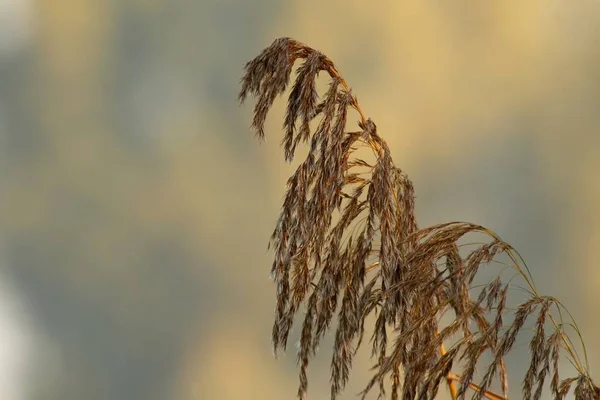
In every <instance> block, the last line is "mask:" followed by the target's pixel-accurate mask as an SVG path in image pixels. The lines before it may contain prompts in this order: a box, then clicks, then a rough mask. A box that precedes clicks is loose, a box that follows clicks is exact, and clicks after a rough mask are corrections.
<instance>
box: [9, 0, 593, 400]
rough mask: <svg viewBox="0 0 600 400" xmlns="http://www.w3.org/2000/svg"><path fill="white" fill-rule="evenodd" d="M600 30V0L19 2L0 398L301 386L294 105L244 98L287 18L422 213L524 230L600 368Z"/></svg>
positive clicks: (361, 365) (185, 394)
mask: <svg viewBox="0 0 600 400" xmlns="http://www.w3.org/2000/svg"><path fill="white" fill-rule="evenodd" d="M599 27H600V2H598V1H595V0H579V1H569V2H567V1H562V0H545V1H542V0H531V1H527V2H524V1H502V2H500V1H497V2H474V1H454V2H442V1H434V0H431V1H421V2H403V1H387V2H366V1H361V2H359V1H338V0H336V1H314V0H302V1H274V0H271V1H267V0H260V1H259V0H257V1H228V0H220V1H216V0H214V1H191V0H169V1H167V0H54V1H42V0H37V1H36V0H0V398H1V399H6V400H22V399H23V400H24V399H32V400H42V399H44V400H52V399H56V400H58V399H61V400H65V399H69V400H71V399H72V400H75V399H89V400H94V399H98V400H100V399H115V400H117V399H157V400H163V399H174V400H192V399H224V400H229V399H231V400H234V399H236V400H237V399H292V398H294V396H295V393H296V387H297V370H296V367H295V348H294V343H291V344H290V347H289V350H288V352H287V354H286V355H284V356H280V357H279V359H275V358H274V357H273V354H272V351H271V346H270V330H271V321H272V316H273V309H274V298H275V287H274V285H273V284H272V283H271V281H269V279H268V274H269V270H270V263H271V253H269V252H268V251H267V241H268V238H269V235H270V233H271V230H272V228H273V227H274V224H275V221H276V218H277V215H278V213H279V207H280V203H281V201H282V197H283V193H284V184H285V182H286V179H287V177H288V175H289V174H290V172H291V171H292V168H293V165H292V166H290V165H287V164H285V163H284V161H283V154H282V152H281V151H280V149H279V148H278V143H279V141H280V138H281V132H280V126H281V120H282V117H283V111H284V108H283V102H279V103H278V104H277V106H276V107H275V109H274V110H273V111H272V113H271V114H270V118H269V121H268V127H267V141H266V142H265V143H263V144H259V143H258V142H257V141H256V140H255V139H254V138H253V135H252V134H251V132H250V131H249V125H250V121H251V117H252V116H251V114H252V106H251V105H252V102H249V103H248V104H245V105H244V106H241V107H240V106H239V105H238V104H237V101H236V96H237V93H238V90H239V80H240V77H241V75H242V68H243V66H244V64H245V63H246V61H248V60H250V59H251V58H253V57H254V56H255V55H257V54H258V53H259V51H260V50H262V49H263V48H264V47H266V46H268V45H269V44H270V43H271V42H272V41H273V40H274V39H275V38H277V37H280V36H291V37H294V38H296V39H298V40H300V41H302V42H305V43H307V44H309V45H311V46H313V47H315V48H317V49H320V50H321V51H323V52H324V53H326V54H327V55H328V56H329V57H330V58H332V59H333V60H334V61H335V62H336V64H337V65H338V67H339V69H340V70H341V72H342V74H343V75H344V76H345V77H346V79H347V80H348V81H349V83H350V85H351V86H352V87H353V90H354V93H356V94H357V95H358V97H359V100H360V102H361V104H362V107H363V109H364V111H365V112H366V114H367V115H369V116H370V117H371V118H373V120H374V121H375V122H376V123H377V125H378V129H379V132H380V134H381V135H382V136H383V137H384V138H385V140H386V141H387V142H388V143H389V144H390V147H391V148H392V154H393V156H394V160H395V162H396V164H397V165H398V166H400V167H401V168H402V169H403V170H404V171H406V172H407V173H408V174H409V176H411V177H412V179H413V181H414V183H415V187H416V191H417V212H418V216H419V218H420V224H421V225H422V226H423V225H428V224H432V223H439V222H444V221H449V220H467V221H473V222H477V223H480V224H483V225H486V226H488V227H489V228H491V229H494V230H495V231H497V232H498V233H499V234H500V235H501V236H502V237H503V238H504V239H505V240H507V241H508V242H510V243H511V244H513V245H514V246H515V247H516V248H517V249H519V250H520V252H521V253H522V255H523V256H524V258H525V259H526V260H527V262H528V264H529V265H530V267H531V269H532V271H533V274H534V276H535V277H536V281H537V286H538V289H539V290H540V291H541V292H542V293H547V294H553V295H555V296H556V297H558V298H559V299H562V300H563V301H564V303H565V305H566V306H567V307H568V308H569V309H570V310H571V311H572V313H573V314H574V316H575V318H576V320H577V321H578V322H579V324H580V326H581V330H582V332H583V334H584V338H586V339H587V340H586V342H587V346H588V354H589V358H590V360H589V361H590V364H591V366H592V375H593V376H594V377H595V379H596V381H598V380H600V344H599V343H598V341H597V339H594V338H598V337H600V323H599V322H598V318H597V317H598V311H599V310H600V294H599V292H600V290H599V288H600V268H599V264H598V253H597V251H598V246H599V242H600V207H599V205H600V178H599V174H598V173H599V172H600V134H599V133H598V128H599V127H600V113H599V112H598V110H599V107H600V83H599V82H600V69H599V68H598V64H599V62H600V46H599V45H598V43H599V41H600V30H599ZM295 334H296V336H294V338H292V341H293V340H296V339H295V338H296V337H297V329H296V330H295ZM327 347H328V346H325V345H323V346H322V350H321V352H320V353H319V355H318V356H317V359H316V361H315V362H314V363H313V364H312V365H313V366H312V369H311V370H310V376H309V379H310V388H309V398H314V399H322V398H327V397H328V393H329V391H328V367H329V359H330V352H328V351H327ZM520 349H521V350H520V352H521V355H522V356H524V357H527V347H526V345H523V346H522V347H520ZM367 362H368V360H367V357H365V358H364V359H363V358H359V360H357V362H356V363H355V367H354V372H353V374H352V377H351V384H350V386H349V387H348V388H347V390H346V391H345V394H344V396H343V399H352V398H355V396H354V395H355V393H356V392H358V391H359V390H361V389H362V388H363V386H364V384H365V383H366V381H367V379H368V377H369V371H368V365H369V364H368V363H367ZM519 368H521V369H522V368H525V367H523V366H520V365H516V366H515V370H516V371H517V372H519V371H521V370H519ZM509 369H510V365H509ZM513 371H514V370H513ZM516 378H517V380H516V381H513V383H512V387H513V389H514V390H515V393H517V392H518V390H519V387H520V383H519V382H518V379H519V376H517V377H516ZM518 397H519V395H516V397H515V398H518Z"/></svg>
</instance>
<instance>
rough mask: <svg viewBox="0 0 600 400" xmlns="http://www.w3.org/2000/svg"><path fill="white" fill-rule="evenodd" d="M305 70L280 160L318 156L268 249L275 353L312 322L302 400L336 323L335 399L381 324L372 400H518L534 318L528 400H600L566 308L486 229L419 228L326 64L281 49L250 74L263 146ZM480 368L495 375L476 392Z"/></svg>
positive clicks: (301, 357)
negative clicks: (516, 364)
mask: <svg viewBox="0 0 600 400" xmlns="http://www.w3.org/2000/svg"><path fill="white" fill-rule="evenodd" d="M298 60H302V64H301V65H300V66H299V67H298V69H297V71H296V79H295V82H294V84H293V86H292V88H291V91H290V94H289V97H288V101H287V110H286V113H285V118H284V123H283V130H284V138H283V142H282V146H283V149H284V155H285V160H286V161H288V162H291V161H292V160H293V158H294V155H295V151H296V147H297V145H298V144H299V143H300V142H304V143H307V144H308V146H309V152H308V155H307V156H306V159H305V160H304V161H303V162H302V163H301V164H300V165H299V166H298V168H297V169H296V171H295V172H294V174H293V175H292V176H291V177H290V178H289V180H288V182H287V189H286V194H285V199H284V202H283V207H282V210H281V214H280V216H279V219H278V221H277V225H276V228H275V230H274V231H273V234H272V236H271V240H270V246H272V247H273V249H274V253H275V254H274V261H273V265H272V269H271V274H272V278H273V280H274V281H275V283H276V285H277V301H276V310H275V322H274V324H273V331H272V341H273V346H274V350H275V352H277V350H279V349H285V348H286V345H287V342H288V336H289V333H290V329H291V327H292V324H293V322H294V318H295V317H296V315H297V314H299V310H300V308H301V307H305V309H306V312H305V314H304V318H303V322H302V328H301V333H300V343H299V350H298V364H299V367H300V385H299V388H298V393H297V396H298V398H299V399H304V398H306V394H307V388H308V379H307V368H308V364H309V360H310V359H311V358H312V357H313V356H314V355H315V352H316V350H317V347H318V345H319V343H320V341H321V339H322V338H323V336H324V334H325V333H326V332H327V331H328V330H330V329H333V328H331V325H332V321H333V320H334V318H335V319H336V320H337V327H336V328H335V340H334V344H333V356H332V360H331V399H335V398H336V397H337V396H338V395H339V394H340V392H341V391H342V389H343V388H344V386H345V385H346V383H347V382H348V378H349V372H350V369H351V366H352V360H353V357H354V355H355V353H356V351H357V349H358V348H359V346H360V344H361V343H362V339H363V335H364V333H365V321H366V319H367V317H368V316H370V315H373V316H374V318H375V323H374V326H373V327H372V330H373V334H372V337H371V338H370V343H371V351H372V358H374V365H373V369H374V371H375V372H374V374H373V376H372V378H371V379H370V381H369V382H368V383H367V385H366V388H365V389H364V391H363V392H362V396H363V398H364V397H365V396H366V395H367V393H369V392H370V391H371V390H373V388H375V387H377V388H378V390H379V394H380V396H381V397H385V396H386V394H387V393H388V391H389V397H390V398H391V399H400V398H402V399H406V400H408V399H433V398H435V396H436V395H437V393H438V391H439V388H440V386H442V385H444V384H445V385H447V386H448V389H449V391H450V394H451V397H452V398H453V399H464V398H465V397H466V395H467V393H469V394H472V396H473V398H475V399H482V398H487V399H494V400H499V399H507V396H508V394H507V393H508V378H507V371H506V365H505V362H504V359H505V357H506V355H507V354H508V353H509V352H510V351H511V350H512V349H513V346H514V344H515V341H516V339H517V336H518V335H519V334H521V333H522V332H523V331H524V330H525V329H524V327H525V325H526V321H527V320H528V319H529V318H535V321H534V324H533V338H532V339H531V341H530V344H529V348H530V353H531V357H530V365H529V368H528V370H527V372H526V374H525V378H524V379H523V383H522V396H523V398H524V399H540V398H541V396H542V390H543V388H544V387H545V386H544V383H545V379H546V377H548V376H549V377H550V385H549V389H550V391H551V393H552V396H553V397H554V398H555V399H563V398H564V397H565V395H566V394H567V393H568V392H569V390H570V389H571V387H572V386H574V394H575V397H576V398H577V399H580V400H588V399H599V398H600V395H599V390H598V388H597V387H596V386H595V385H594V383H593V382H592V379H591V378H590V375H589V372H588V371H589V366H588V361H587V354H586V350H585V345H584V344H583V341H580V344H578V346H579V349H580V350H579V351H578V350H577V348H576V346H575V344H574V342H572V341H571V339H570V338H569V336H567V330H570V329H573V330H574V331H575V332H576V333H577V335H578V336H579V337H580V338H581V335H580V331H579V328H578V327H577V324H576V323H575V321H574V320H573V319H572V317H571V314H569V313H568V311H567V310H566V308H565V307H564V306H563V304H562V303H560V302H559V301H558V300H557V299H555V298H554V297H551V296H543V295H541V294H539V293H538V291H537V290H536V288H535V286H534V284H533V278H532V277H531V274H530V273H529V269H528V268H527V265H526V264H525V262H524V260H523V259H522V257H521V256H520V255H519V253H518V252H517V251H516V250H515V249H514V248H513V247H512V246H510V245H509V244H508V243H506V242H504V241H503V240H502V239H500V237H498V235H496V234H495V233H494V232H492V231H491V230H489V229H487V228H485V227H483V226H480V225H477V224H472V223H466V222H449V223H444V224H439V225H434V226H430V227H426V228H419V227H418V225H417V221H416V218H415V208H414V207H415V204H414V199H415V195H414V188H413V184H412V182H411V180H410V179H409V178H408V176H407V175H406V174H405V173H404V172H403V171H402V170H401V169H400V168H397V167H396V166H395V165H394V162H393V160H392V157H391V154H390V150H389V148H388V146H387V144H386V142H385V141H384V140H383V139H382V138H381V137H380V136H379V134H378V132H377V127H376V125H375V123H374V122H373V121H372V120H371V119H369V118H367V117H366V116H365V114H364V112H363V111H362V109H361V107H360V105H359V103H358V100H357V98H356V97H355V96H354V95H353V94H352V92H351V89H350V87H349V85H348V84H347V82H346V81H345V80H344V78H343V77H342V76H341V74H340V73H339V72H338V69H337V68H336V67H335V65H334V63H333V62H332V61H331V60H330V59H329V58H327V57H326V56H325V55H324V54H322V53H320V52H319V51H317V50H314V49H312V48H310V47H308V46H306V45H304V44H302V43H300V42H298V41H296V40H294V39H290V38H280V39H277V40H275V41H274V42H273V43H272V44H271V46H269V47H267V48H266V49H264V50H263V51H262V52H261V53H260V54H259V55H258V56H257V57H256V58H255V59H253V60H251V61H250V62H248V63H247V64H246V66H245V75H244V77H243V78H242V89H241V92H240V94H239V100H240V102H243V101H244V100H245V99H246V98H247V97H248V96H252V97H255V98H256V99H257V102H256V105H255V106H254V117H253V121H252V129H253V130H254V132H255V133H256V135H257V136H258V138H259V139H263V138H264V123H265V120H266V116H267V113H268V111H269V109H270V108H271V106H272V104H273V102H274V101H275V99H276V97H277V96H278V95H281V94H282V93H284V92H285V91H286V89H287V87H288V84H289V82H290V77H291V75H292V71H293V67H294V64H295V62H296V61H298ZM322 71H323V72H325V73H327V74H328V75H329V80H330V82H329V87H328V89H327V90H326V91H325V93H323V94H322V95H319V93H318V90H317V84H316V79H317V76H318V75H319V73H320V72H322ZM350 109H354V110H355V111H356V112H357V113H358V114H359V118H360V120H359V122H358V130H356V131H347V130H346V124H347V119H348V112H349V110H350ZM311 124H312V125H313V126H316V128H311ZM361 147H367V148H370V149H371V150H372V151H373V154H374V158H375V161H374V162H371V163H370V162H367V161H365V160H364V159H361V158H358V156H357V154H356V151H357V149H358V148H361ZM474 234H479V235H483V236H485V237H486V238H487V241H486V242H485V243H483V244H477V245H476V246H475V248H474V249H472V250H470V251H468V252H467V253H466V254H465V252H464V249H465V248H467V247H469V246H465V245H464V244H461V243H462V242H461V241H463V240H464V239H465V237H467V236H469V235H474ZM472 245H473V244H472ZM461 250H463V251H461ZM502 255H504V256H505V257H507V259H508V260H509V261H508V263H507V264H506V267H505V269H504V270H503V271H501V272H500V273H498V275H497V276H496V278H494V279H493V280H491V281H490V282H488V283H487V284H485V285H483V287H482V288H478V287H477V286H476V285H474V279H475V277H476V275H477V274H478V272H479V271H480V270H482V269H484V268H485V267H486V266H489V265H491V264H492V263H493V262H495V261H497V260H498V259H499V257H500V256H502ZM506 270H509V271H512V272H513V275H512V276H511V277H510V278H509V279H505V278H504V277H503V275H502V272H505V271H506ZM516 279H521V280H522V281H523V282H524V284H525V288H524V290H525V291H526V292H527V295H528V297H527V299H526V301H524V302H523V303H522V304H520V305H518V306H517V307H516V308H512V307H509V306H508V303H507V301H508V291H509V288H512V287H519V286H518V285H517V284H516V283H514V281H515V280H516ZM477 291H478V292H477ZM443 315H445V316H446V317H447V316H449V315H451V316H452V319H451V322H450V323H446V324H442V322H441V318H442V316H443ZM548 328H550V331H547V330H548ZM445 343H446V344H445ZM449 343H451V344H449ZM447 344H449V345H448V346H447ZM580 352H581V354H583V356H581V355H580ZM484 354H487V358H488V359H491V361H486V359H485V358H484V357H483V356H484ZM561 357H566V358H567V359H568V360H569V361H570V362H571V363H572V364H573V366H574V367H575V369H576V371H577V375H576V376H574V377H568V378H561V376H560V374H559V359H560V358H561ZM478 363H479V365H482V364H484V365H485V368H483V371H484V374H483V376H482V378H481V379H480V380H479V381H478V382H477V383H475V371H476V366H477V365H478ZM492 384H497V385H498V386H500V387H501V389H500V390H499V392H494V391H492V390H491V386H492Z"/></svg>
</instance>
